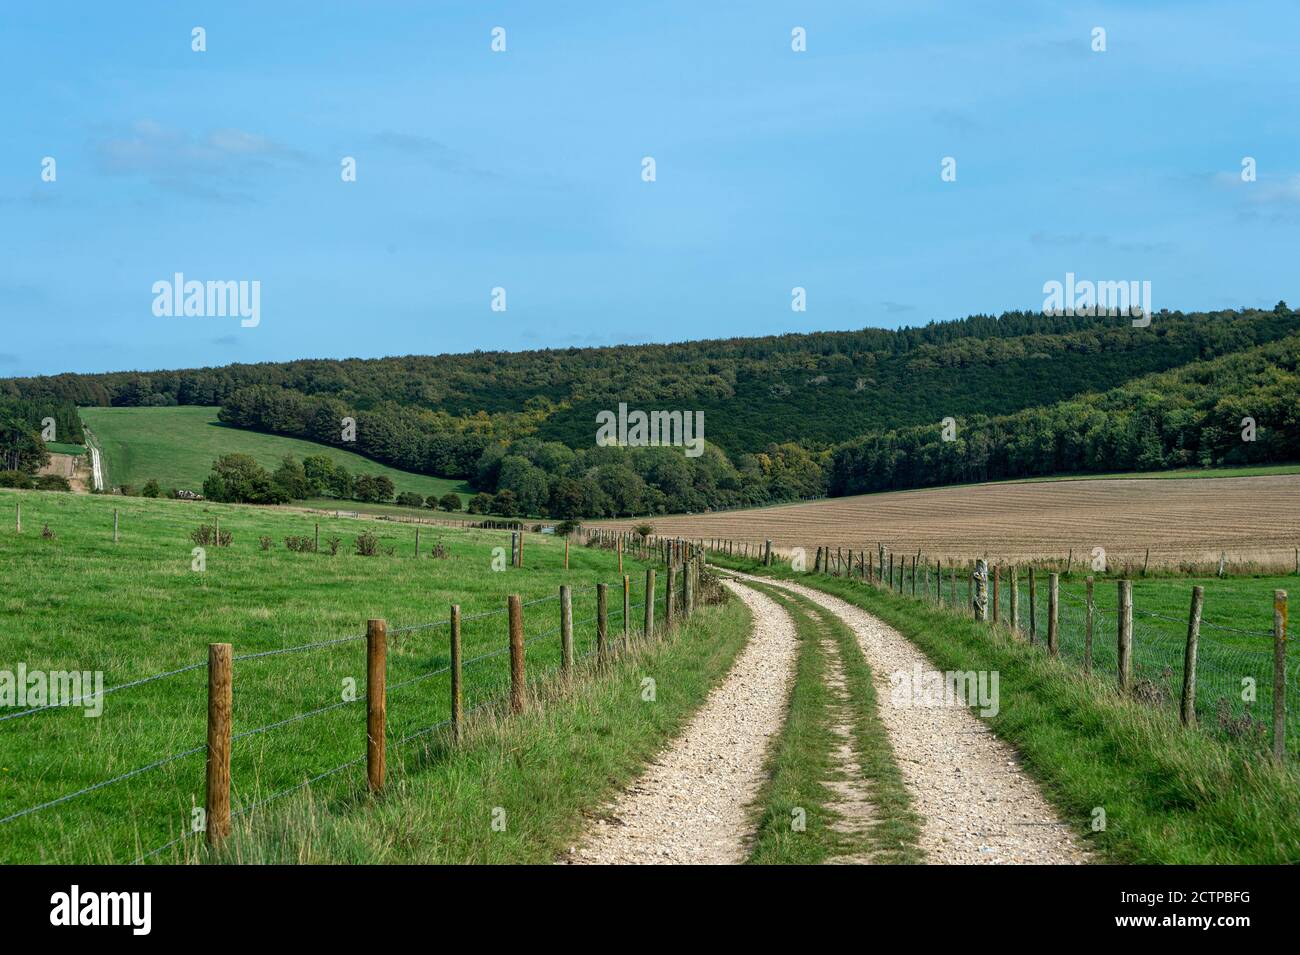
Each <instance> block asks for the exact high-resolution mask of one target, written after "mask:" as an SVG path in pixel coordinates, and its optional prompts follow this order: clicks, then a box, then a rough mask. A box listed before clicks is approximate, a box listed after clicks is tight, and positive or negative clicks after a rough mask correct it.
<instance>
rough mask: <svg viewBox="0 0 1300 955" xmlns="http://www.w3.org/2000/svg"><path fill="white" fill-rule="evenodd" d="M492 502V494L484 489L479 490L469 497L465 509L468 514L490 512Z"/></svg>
mask: <svg viewBox="0 0 1300 955" xmlns="http://www.w3.org/2000/svg"><path fill="white" fill-rule="evenodd" d="M492 504H493V499H492V495H491V494H488V493H487V492H485V491H480V492H479V493H477V494H475V495H474V496H473V497H471V498H470V499H469V506H468V507H467V508H465V510H466V511H468V512H469V513H470V514H491V513H492Z"/></svg>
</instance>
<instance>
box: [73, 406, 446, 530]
mask: <svg viewBox="0 0 1300 955" xmlns="http://www.w3.org/2000/svg"><path fill="white" fill-rule="evenodd" d="M81 420H82V421H83V422H85V424H86V425H87V426H89V428H90V429H91V431H92V432H94V435H95V437H96V438H97V439H98V441H99V446H100V450H101V452H102V453H103V456H104V459H105V467H106V468H107V471H108V474H107V478H106V480H107V481H108V482H109V483H110V484H113V485H122V484H130V485H133V486H134V487H135V488H136V489H137V490H138V489H139V487H140V485H142V484H144V482H145V481H147V480H149V479H150V478H157V480H158V483H159V484H160V485H162V487H163V489H164V490H167V489H168V488H173V487H178V488H188V489H189V490H191V491H199V490H201V489H202V488H203V479H204V478H206V477H207V476H208V474H209V473H211V471H212V462H213V461H214V460H216V458H218V457H219V456H220V455H222V454H233V453H241V454H249V455H252V456H253V457H254V458H255V459H256V460H257V462H258V463H259V464H261V465H262V466H263V467H264V468H267V469H268V470H275V468H276V467H278V466H279V464H280V461H281V459H282V458H283V457H284V456H285V455H286V454H292V455H294V456H295V457H297V458H298V459H299V460H302V459H303V458H304V457H306V456H307V455H309V454H324V455H327V456H329V457H330V458H332V459H333V460H334V462H335V463H336V464H341V465H343V466H344V467H345V468H347V469H348V471H350V472H351V473H352V474H353V475H356V474H375V475H379V474H385V475H387V476H388V477H389V478H390V479H391V480H392V482H393V486H394V487H395V488H396V489H397V493H399V494H400V493H401V492H402V491H414V492H415V493H417V494H420V495H422V496H423V497H428V496H429V495H430V494H436V495H438V496H439V497H441V496H442V495H444V494H446V493H447V492H448V491H454V492H456V493H457V494H460V495H461V497H462V498H463V499H468V498H469V496H470V491H469V487H468V486H467V485H466V484H465V483H464V482H463V481H453V480H449V479H447V478H438V477H431V476H429V475H427V474H412V473H410V472H408V471H399V470H397V469H396V468H390V467H388V466H387V465H384V464H380V463H379V462H378V461H371V460H370V459H369V458H364V457H362V456H361V455H359V454H353V453H352V452H351V451H341V450H339V449H338V448H331V447H327V446H326V445H323V444H316V443H315V442H314V441H303V440H301V439H299V438H286V437H281V436H280V435H274V434H260V433H258V432H256V431H244V430H242V429H240V428H230V427H227V426H226V425H224V424H222V423H221V422H219V421H218V420H217V409H216V408H209V407H195V406H182V407H176V408H82V409H81ZM353 504H355V502H331V505H330V506H338V507H341V508H343V509H345V510H356V507H355V506H352V505H353Z"/></svg>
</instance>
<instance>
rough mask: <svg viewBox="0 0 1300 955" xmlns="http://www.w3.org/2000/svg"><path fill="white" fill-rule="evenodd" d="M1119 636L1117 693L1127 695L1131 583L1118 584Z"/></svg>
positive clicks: (1130, 674) (1130, 657)
mask: <svg viewBox="0 0 1300 955" xmlns="http://www.w3.org/2000/svg"><path fill="white" fill-rule="evenodd" d="M1118 617H1119V636H1118V638H1117V641H1118V645H1117V647H1116V658H1117V662H1116V666H1115V671H1116V677H1117V679H1118V681H1119V691H1120V692H1121V693H1127V692H1128V691H1129V687H1130V685H1131V684H1132V680H1133V581H1131V580H1121V581H1120V582H1119V614H1118Z"/></svg>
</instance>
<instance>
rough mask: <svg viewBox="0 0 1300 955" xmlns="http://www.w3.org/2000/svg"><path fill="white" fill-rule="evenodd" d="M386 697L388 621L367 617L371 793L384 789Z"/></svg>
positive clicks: (368, 738) (368, 766)
mask: <svg viewBox="0 0 1300 955" xmlns="http://www.w3.org/2000/svg"><path fill="white" fill-rule="evenodd" d="M387 696H388V624H386V623H385V622H384V621H383V620H370V621H368V622H367V623H366V779H367V781H368V782H369V784H370V791H371V792H379V790H381V789H383V788H384V754H385V741H386V739H385V732H386V730H385V723H386V722H387V718H388V700H387Z"/></svg>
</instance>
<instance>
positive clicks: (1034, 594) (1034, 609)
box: [1029, 564, 1038, 643]
mask: <svg viewBox="0 0 1300 955" xmlns="http://www.w3.org/2000/svg"><path fill="white" fill-rule="evenodd" d="M1037 640H1038V577H1037V576H1036V575H1035V574H1034V566H1033V564H1030V565H1029V642H1030V643H1035V642H1037Z"/></svg>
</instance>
